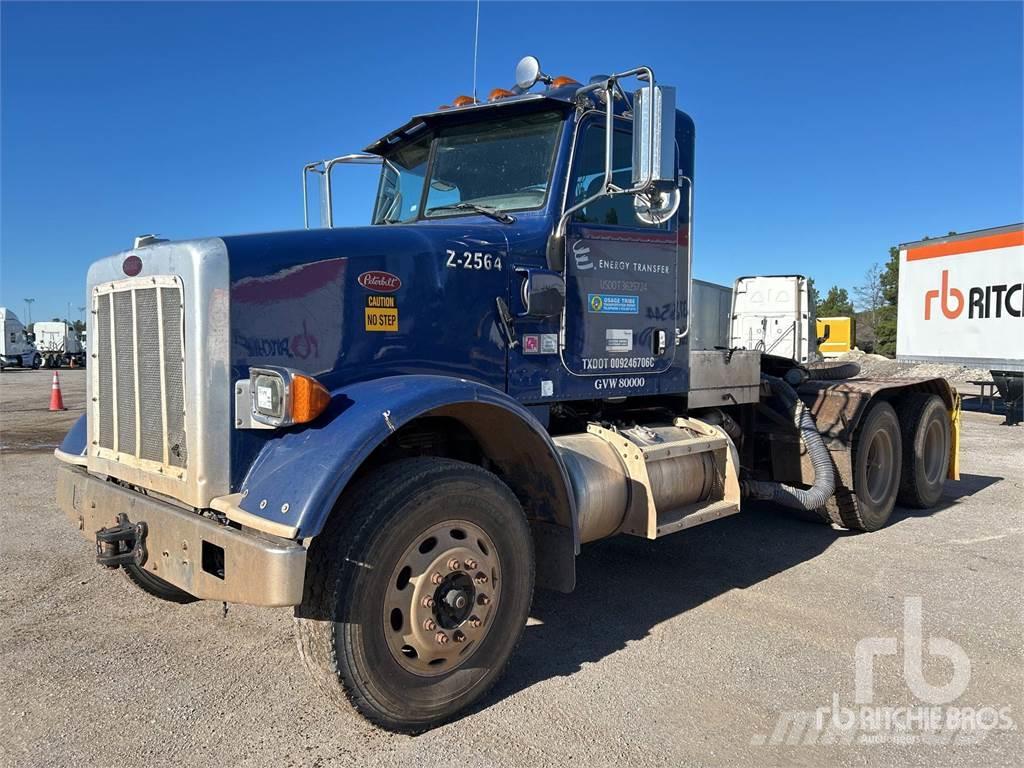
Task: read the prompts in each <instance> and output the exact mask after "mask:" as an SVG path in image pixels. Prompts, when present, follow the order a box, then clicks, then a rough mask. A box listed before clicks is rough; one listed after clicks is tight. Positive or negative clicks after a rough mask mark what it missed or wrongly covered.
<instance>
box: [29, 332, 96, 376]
mask: <svg viewBox="0 0 1024 768" xmlns="http://www.w3.org/2000/svg"><path fill="white" fill-rule="evenodd" d="M32 330H33V332H34V333H35V335H36V349H37V350H38V352H39V354H40V355H41V356H42V364H43V366H44V367H46V368H61V367H63V366H65V365H70V366H79V367H84V366H85V346H84V345H83V344H82V340H81V339H80V338H79V336H78V333H77V332H76V331H75V329H74V328H72V327H71V326H70V325H68V324H67V323H65V322H61V321H56V322H42V323H35V324H34V325H33V326H32Z"/></svg>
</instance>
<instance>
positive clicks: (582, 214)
mask: <svg viewBox="0 0 1024 768" xmlns="http://www.w3.org/2000/svg"><path fill="white" fill-rule="evenodd" d="M604 136H605V131H604V122H595V123H591V124H590V125H589V126H587V128H585V129H584V131H583V133H582V134H581V135H580V137H579V139H578V142H579V143H578V144H577V146H576V161H575V173H574V175H573V186H572V199H573V201H574V202H579V201H581V200H585V199H587V198H588V197H591V196H593V195H595V194H597V192H598V191H600V189H601V182H602V181H604ZM612 181H613V182H614V183H615V184H616V185H617V186H620V187H629V186H631V185H632V183H633V138H632V134H631V132H630V130H629V129H628V128H626V127H625V126H623V127H621V128H616V129H615V136H614V144H613V146H612ZM573 220H574V221H578V222H582V223H584V224H604V225H609V226H619V227H637V228H641V227H642V228H647V229H667V228H668V224H667V223H666V224H662V225H660V226H658V225H654V224H646V223H644V222H643V221H641V220H640V219H639V218H637V215H636V212H635V211H634V209H633V195H613V196H610V197H609V196H604V197H599V198H598V199H597V200H595V201H594V202H592V203H590V204H589V205H587V206H586V207H584V208H582V209H580V210H579V211H577V212H576V213H575V214H574V215H573Z"/></svg>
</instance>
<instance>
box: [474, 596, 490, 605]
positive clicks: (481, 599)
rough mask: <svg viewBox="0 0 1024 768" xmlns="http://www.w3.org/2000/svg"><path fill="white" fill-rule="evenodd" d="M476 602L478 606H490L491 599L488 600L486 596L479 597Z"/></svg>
mask: <svg viewBox="0 0 1024 768" xmlns="http://www.w3.org/2000/svg"><path fill="white" fill-rule="evenodd" d="M476 601H477V602H478V603H480V605H490V604H491V598H489V597H488V596H487V595H480V597H478V598H477V599H476Z"/></svg>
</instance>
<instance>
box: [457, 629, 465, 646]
mask: <svg viewBox="0 0 1024 768" xmlns="http://www.w3.org/2000/svg"><path fill="white" fill-rule="evenodd" d="M455 642H456V643H464V642H466V636H465V635H464V634H462V632H461V631H459V630H456V632H455Z"/></svg>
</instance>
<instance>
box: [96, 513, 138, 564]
mask: <svg viewBox="0 0 1024 768" xmlns="http://www.w3.org/2000/svg"><path fill="white" fill-rule="evenodd" d="M145 539H146V524H145V523H142V522H140V523H132V522H129V521H128V515H126V514H124V513H123V512H122V513H121V514H119V515H118V516H117V525H114V526H111V527H110V528H101V529H100V530H98V531H96V562H97V563H99V564H100V565H102V566H103V567H104V568H120V567H121V566H122V565H137V566H140V567H141V566H142V564H143V563H145V562H146V544H145Z"/></svg>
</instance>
